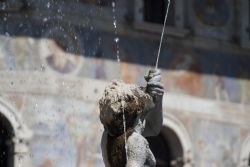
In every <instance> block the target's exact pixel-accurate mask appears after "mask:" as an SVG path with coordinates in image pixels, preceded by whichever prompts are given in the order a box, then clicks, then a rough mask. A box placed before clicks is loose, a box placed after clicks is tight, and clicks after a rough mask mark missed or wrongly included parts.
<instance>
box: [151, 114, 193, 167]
mask: <svg viewBox="0 0 250 167" xmlns="http://www.w3.org/2000/svg"><path fill="white" fill-rule="evenodd" d="M147 140H148V142H149V146H150V149H151V150H152V152H153V154H154V156H155V158H156V163H157V164H156V167H189V166H192V158H193V154H192V146H191V141H190V138H189V135H188V133H187V132H186V130H185V128H184V126H183V125H182V124H181V123H180V122H179V121H178V120H177V119H176V118H175V117H173V116H171V115H169V114H168V115H165V116H164V120H163V127H162V130H161V132H160V134H159V135H158V136H156V137H148V138H147Z"/></svg>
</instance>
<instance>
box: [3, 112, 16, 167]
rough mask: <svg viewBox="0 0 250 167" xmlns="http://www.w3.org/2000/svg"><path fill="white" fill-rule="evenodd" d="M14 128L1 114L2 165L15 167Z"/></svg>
mask: <svg viewBox="0 0 250 167" xmlns="http://www.w3.org/2000/svg"><path fill="white" fill-rule="evenodd" d="M13 136H14V130H13V128H12V126H11V124H10V122H9V121H8V120H7V119H6V118H5V117H4V116H3V115H2V114H0V166H1V167H14V143H13V140H12V139H13Z"/></svg>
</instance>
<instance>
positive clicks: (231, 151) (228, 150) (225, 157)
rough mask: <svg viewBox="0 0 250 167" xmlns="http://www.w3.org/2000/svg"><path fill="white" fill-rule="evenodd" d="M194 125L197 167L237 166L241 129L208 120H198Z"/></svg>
mask: <svg viewBox="0 0 250 167" xmlns="http://www.w3.org/2000/svg"><path fill="white" fill-rule="evenodd" d="M192 124H193V127H192V129H193V131H195V132H196V133H195V134H193V142H194V144H195V152H196V155H195V159H196V160H195V161H196V162H198V163H196V164H195V165H196V166H199V167H220V166H227V167H235V166H237V163H238V156H239V155H238V148H239V147H240V129H238V127H237V126H233V125H230V124H226V125H225V124H222V123H215V122H210V121H206V120H203V121H200V120H196V121H194V122H193V123H192ZM215 150H216V151H215Z"/></svg>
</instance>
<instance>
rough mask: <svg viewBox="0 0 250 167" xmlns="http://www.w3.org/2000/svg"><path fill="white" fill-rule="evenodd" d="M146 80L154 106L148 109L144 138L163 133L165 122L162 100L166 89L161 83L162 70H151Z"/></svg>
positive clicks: (147, 90) (147, 89)
mask: <svg viewBox="0 0 250 167" xmlns="http://www.w3.org/2000/svg"><path fill="white" fill-rule="evenodd" d="M145 79H146V81H147V87H146V92H147V93H148V94H150V95H151V96H152V98H153V103H154V106H153V107H152V108H149V109H148V110H149V111H148V114H147V115H146V117H145V121H146V126H145V130H144V132H143V136H157V135H158V134H159V133H160V131H161V127H162V122H163V114H162V100H163V94H164V87H163V84H162V83H161V72H160V70H150V71H149V74H148V76H146V77H145Z"/></svg>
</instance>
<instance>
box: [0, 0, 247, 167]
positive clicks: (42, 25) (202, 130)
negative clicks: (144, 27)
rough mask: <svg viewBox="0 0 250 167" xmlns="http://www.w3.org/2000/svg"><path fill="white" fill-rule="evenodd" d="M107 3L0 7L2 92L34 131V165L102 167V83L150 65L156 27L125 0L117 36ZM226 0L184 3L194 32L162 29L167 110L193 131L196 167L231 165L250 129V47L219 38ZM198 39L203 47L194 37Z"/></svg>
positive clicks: (229, 34) (128, 77) (226, 24)
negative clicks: (137, 23) (148, 26)
mask: <svg viewBox="0 0 250 167" xmlns="http://www.w3.org/2000/svg"><path fill="white" fill-rule="evenodd" d="M46 2H47V1H46ZM48 2H49V1H48ZM111 3H112V1H109V0H106V1H95V0H93V1H92V0H82V1H79V3H77V4H74V3H72V2H71V1H67V0H65V1H60V2H59V1H58V2H56V3H52V2H50V3H44V2H42V1H36V3H35V4H34V3H32V2H31V3H30V8H28V9H29V10H28V12H30V13H28V16H29V17H28V16H27V17H25V15H26V14H27V13H25V11H23V13H22V12H21V13H15V12H14V13H13V11H12V13H11V12H10V11H1V9H0V18H3V19H0V97H1V98H3V99H5V100H6V101H8V102H9V103H10V104H11V105H12V106H13V108H15V111H16V112H17V113H20V115H22V117H23V120H24V122H25V124H26V125H27V126H28V127H29V129H31V130H32V132H33V137H32V139H31V141H30V143H29V148H30V156H29V157H30V158H31V160H32V165H31V166H32V167H33V166H34V167H64V166H65V167H91V166H97V167H100V166H103V162H102V157H101V150H100V140H101V135H102V131H103V127H102V125H101V124H100V122H99V115H98V112H99V111H98V98H99V97H100V95H101V93H102V91H103V88H104V87H105V85H106V84H107V83H108V82H110V81H111V80H113V79H122V80H123V81H125V82H127V83H135V84H138V85H142V86H145V84H146V83H145V80H144V75H146V74H147V72H148V70H149V69H151V68H154V65H155V61H156V55H157V51H158V46H159V39H158V35H159V34H155V32H146V31H145V32H144V31H143V32H141V31H138V30H136V29H134V27H133V26H132V23H131V21H132V20H133V19H132V18H133V16H131V13H133V12H132V11H133V10H134V9H133V7H134V6H133V3H131V1H116V4H117V6H116V8H118V9H120V10H118V9H117V13H116V16H117V22H118V23H119V24H120V23H121V24H120V25H119V24H118V33H117V34H115V32H114V29H113V20H112V19H113V12H112V7H111ZM65 4H66V5H67V8H65V7H64V6H63V5H65ZM232 4H233V1H232V0H221V1H215V0H193V1H192V3H190V4H189V5H187V6H188V7H190V8H191V9H193V10H191V12H190V13H189V15H188V17H190V18H189V19H188V20H187V22H189V25H188V27H189V26H190V29H191V30H190V32H191V33H190V34H188V35H187V36H181V37H180V36H178V37H177V36H174V35H169V36H168V39H167V42H166V40H165V41H164V42H163V45H162V46H163V47H162V52H161V55H160V61H159V67H160V69H161V70H162V83H163V84H164V86H165V89H166V93H165V95H164V98H165V101H164V104H163V106H164V114H165V116H166V115H168V114H171V115H173V116H174V117H175V119H176V120H178V121H177V122H181V124H182V125H183V127H181V128H183V129H185V132H187V134H188V135H187V136H190V140H191V141H190V142H191V144H189V145H190V147H191V149H190V150H188V151H189V153H190V154H192V156H191V157H192V158H190V159H191V160H190V159H189V160H188V161H191V162H190V163H191V164H194V166H197V167H210V166H212V167H235V166H237V165H238V164H239V153H240V152H241V146H242V143H243V142H244V141H245V139H246V138H247V136H248V135H249V134H250V128H249V127H250V125H249V122H250V120H249V118H250V111H249V105H250V91H249V90H250V79H249V78H250V57H249V53H250V52H249V51H248V50H246V49H243V48H240V47H239V46H237V45H236V46H235V45H233V46H234V47H235V48H236V49H235V50H234V48H230V47H231V46H232V45H230V44H228V43H227V44H225V43H226V42H229V41H232V38H233V37H235V36H234V35H233V34H234V31H233V28H232V25H233V23H234V21H235V20H234V19H235V16H234V13H235V12H234V10H232V8H233V5H232ZM85 5H86V6H85ZM37 6H38V7H39V6H40V7H41V8H38V9H37V11H36V12H34V11H32V10H33V9H34V8H35V7H37ZM32 7H33V8H32ZM57 7H58V9H60V10H59V12H58V11H57V10H56V11H53V10H55V9H57ZM121 7H122V8H121ZM87 9H88V10H87ZM96 9H98V10H96ZM68 10H71V11H70V12H69V13H70V14H69V13H67V12H68ZM82 11H86V12H82ZM102 11H105V12H104V13H102ZM6 12H10V13H8V14H6ZM49 12H52V13H49ZM53 12H54V13H53ZM64 12H65V13H64ZM62 13H63V14H62ZM19 14H20V15H19ZM71 15H72V17H71ZM48 16H50V17H48ZM52 16H53V17H52ZM101 16H102V17H103V20H104V21H103V22H101V23H99V22H98V21H100V20H101V19H100V20H98V21H97V23H96V22H95V19H93V18H95V17H100V18H102V17H101ZM107 18H108V19H107ZM104 23H105V25H104ZM99 24H102V26H104V27H101V28H100V27H98V25H99ZM196 37H198V38H204V39H203V43H205V45H196V43H198V42H197V40H196ZM116 38H119V42H118V45H119V50H118V51H119V54H120V59H121V63H118V61H117V56H116V53H117V45H116V42H115V39H116ZM211 39H212V42H214V41H215V42H214V43H215V44H214V43H211ZM213 40H214V41H213ZM204 41H205V42H204ZM210 45H218V46H217V47H210ZM232 50H234V51H232ZM0 112H1V111H0ZM165 119H167V117H165ZM167 121H168V120H167ZM172 130H173V129H172ZM184 144H185V142H184ZM181 158H183V157H181ZM25 167H26V166H25ZM27 167H28V166H27Z"/></svg>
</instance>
